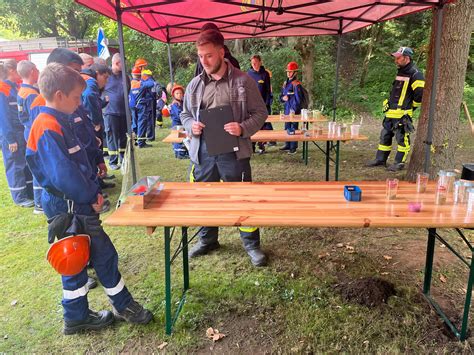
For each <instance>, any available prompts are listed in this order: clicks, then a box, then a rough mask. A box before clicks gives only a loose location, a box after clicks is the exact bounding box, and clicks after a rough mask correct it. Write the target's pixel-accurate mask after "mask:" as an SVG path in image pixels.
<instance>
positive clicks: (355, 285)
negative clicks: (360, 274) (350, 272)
mask: <svg viewBox="0 0 474 355" xmlns="http://www.w3.org/2000/svg"><path fill="white" fill-rule="evenodd" d="M334 289H335V290H336V291H337V292H339V293H340V294H341V296H342V298H343V299H344V300H345V301H347V302H352V303H357V304H360V305H362V306H367V307H377V306H380V305H381V304H382V303H387V300H388V298H389V297H390V296H393V295H395V294H396V291H395V286H394V285H393V284H392V283H391V282H388V281H385V280H383V279H380V278H375V277H365V278H361V279H358V280H353V281H349V282H346V283H341V284H337V285H335V286H334Z"/></svg>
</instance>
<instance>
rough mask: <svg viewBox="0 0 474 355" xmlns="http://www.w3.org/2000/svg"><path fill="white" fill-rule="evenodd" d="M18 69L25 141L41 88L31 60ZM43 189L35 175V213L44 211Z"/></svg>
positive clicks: (21, 119)
mask: <svg viewBox="0 0 474 355" xmlns="http://www.w3.org/2000/svg"><path fill="white" fill-rule="evenodd" d="M17 70H18V74H20V77H21V79H22V80H23V83H22V84H21V85H20V89H19V90H18V95H17V104H18V119H19V120H20V122H21V124H22V125H23V127H24V136H25V142H27V141H28V136H29V135H30V129H31V125H32V124H33V121H34V119H35V118H36V114H37V113H35V114H33V111H34V107H35V105H33V103H34V102H35V100H36V98H37V97H38V95H39V89H38V87H37V85H38V76H39V70H38V69H37V68H36V65H35V64H34V63H32V62H30V61H29V60H22V61H20V62H19V63H18V66H17ZM36 102H37V101H36ZM41 191H42V188H41V186H39V184H38V181H36V179H35V178H34V177H33V196H34V201H35V207H34V209H33V213H34V214H42V213H43V208H42V207H41Z"/></svg>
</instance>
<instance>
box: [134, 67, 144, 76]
mask: <svg viewBox="0 0 474 355" xmlns="http://www.w3.org/2000/svg"><path fill="white" fill-rule="evenodd" d="M132 74H133V75H141V74H142V70H141V69H140V68H139V67H133V69H132Z"/></svg>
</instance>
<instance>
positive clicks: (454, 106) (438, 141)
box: [407, 0, 474, 180]
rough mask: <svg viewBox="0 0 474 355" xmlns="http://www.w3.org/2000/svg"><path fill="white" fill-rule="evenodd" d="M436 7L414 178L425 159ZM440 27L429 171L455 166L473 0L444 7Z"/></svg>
mask: <svg viewBox="0 0 474 355" xmlns="http://www.w3.org/2000/svg"><path fill="white" fill-rule="evenodd" d="M438 11H439V10H434V11H433V19H434V21H433V25H432V29H431V39H430V51H429V59H428V66H427V72H426V84H425V90H424V92H423V101H422V112H421V114H420V120H419V122H418V127H417V134H416V139H415V143H414V147H413V155H412V157H411V159H410V164H409V165H408V172H407V179H408V180H414V179H415V177H416V173H417V172H419V171H423V165H424V161H425V156H424V154H425V144H424V142H425V141H426V133H427V130H428V112H429V107H430V105H431V102H430V95H431V89H432V87H433V73H434V70H433V68H434V43H435V33H436V31H437V24H438V20H437V13H438ZM443 15H444V16H443V21H442V30H441V49H440V61H439V70H438V80H437V96H436V102H435V103H434V105H435V109H434V112H435V117H434V121H433V127H434V129H433V139H432V142H433V145H432V146H431V161H430V166H431V167H430V175H431V177H434V176H435V174H436V172H437V171H438V170H440V169H445V168H454V162H455V160H454V159H453V157H454V155H455V152H456V146H457V143H458V139H459V134H458V130H459V117H460V109H461V101H462V97H463V89H464V81H465V77H466V67H467V61H468V55H469V45H470V40H471V33H472V31H473V29H474V27H473V26H474V1H472V0H458V1H456V2H455V3H452V4H449V5H447V6H446V7H445V8H444V14H443Z"/></svg>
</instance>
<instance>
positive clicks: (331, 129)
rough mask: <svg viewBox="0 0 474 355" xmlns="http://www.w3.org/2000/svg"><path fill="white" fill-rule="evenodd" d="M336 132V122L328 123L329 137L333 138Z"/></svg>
mask: <svg viewBox="0 0 474 355" xmlns="http://www.w3.org/2000/svg"><path fill="white" fill-rule="evenodd" d="M335 130H336V122H334V121H329V122H328V136H333V135H334V134H335Z"/></svg>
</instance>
